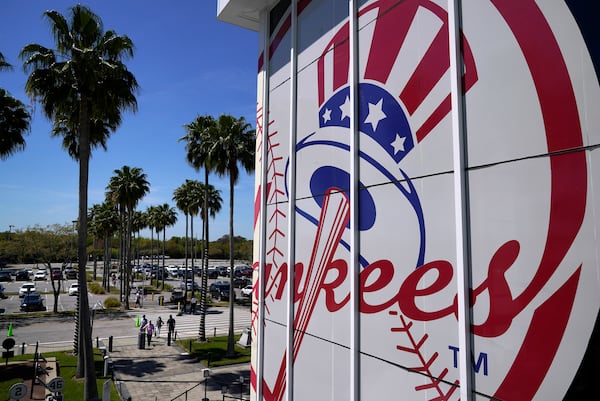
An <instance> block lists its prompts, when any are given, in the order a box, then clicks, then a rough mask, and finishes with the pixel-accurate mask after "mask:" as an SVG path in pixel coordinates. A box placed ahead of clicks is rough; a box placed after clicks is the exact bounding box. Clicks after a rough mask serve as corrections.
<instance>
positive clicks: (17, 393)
mask: <svg viewBox="0 0 600 401" xmlns="http://www.w3.org/2000/svg"><path fill="white" fill-rule="evenodd" d="M26 395H27V386H26V385H25V383H15V384H13V385H12V386H10V390H9V391H8V398H9V399H11V400H20V399H21V398H23V397H25V396H26Z"/></svg>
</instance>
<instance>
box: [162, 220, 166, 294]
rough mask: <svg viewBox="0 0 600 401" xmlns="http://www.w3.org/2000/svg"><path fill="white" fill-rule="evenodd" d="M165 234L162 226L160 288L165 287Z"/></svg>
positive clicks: (164, 228)
mask: <svg viewBox="0 0 600 401" xmlns="http://www.w3.org/2000/svg"><path fill="white" fill-rule="evenodd" d="M166 235H167V229H166V227H163V247H162V273H161V274H162V288H161V289H162V290H163V291H164V289H165V236H166Z"/></svg>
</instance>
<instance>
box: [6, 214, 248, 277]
mask: <svg viewBox="0 0 600 401" xmlns="http://www.w3.org/2000/svg"><path fill="white" fill-rule="evenodd" d="M76 240H77V239H76V236H75V233H74V230H73V227H72V226H71V225H70V224H64V225H60V224H54V225H50V226H46V227H41V226H34V227H31V228H28V229H26V230H20V231H12V232H10V231H4V232H0V268H1V267H10V265H16V264H27V265H37V264H43V263H45V262H50V263H52V264H54V263H65V264H66V263H75V262H76V255H75V241H76ZM118 242H119V239H118V238H117V237H116V236H113V237H112V238H111V239H110V259H111V260H113V261H114V260H117V259H118V256H119V255H118V253H119V248H118V246H119V243H118ZM185 242H186V239H185V237H178V236H172V237H170V238H169V239H167V241H166V243H165V255H167V257H168V258H170V259H185ZM233 243H234V258H235V259H236V260H247V261H251V260H252V240H251V239H247V238H244V237H241V236H236V237H235V238H234V241H233ZM133 247H134V259H133V260H134V262H135V263H138V261H142V263H146V262H148V260H147V259H149V258H150V257H151V256H153V257H154V259H155V263H156V260H159V259H160V257H161V256H162V255H163V253H162V252H160V253H157V250H156V247H157V244H156V240H154V241H153V240H151V239H150V238H147V237H139V238H137V237H136V239H135V240H134V241H133ZM103 249H104V239H96V238H94V237H93V235H88V244H87V250H88V263H89V262H92V261H93V260H94V259H97V260H98V261H102V260H103V258H104V255H103V251H102V250H103ZM160 249H161V250H162V245H161V246H160ZM203 249H204V242H203V241H202V240H200V239H198V240H195V241H194V244H193V247H192V248H191V249H190V251H191V252H193V253H194V254H195V255H198V258H200V256H201V255H202V250H203ZM208 257H209V259H222V260H227V259H229V236H228V235H223V236H221V237H220V238H219V239H217V240H215V241H211V242H210V244H209V253H208ZM167 260H168V259H167ZM167 264H171V263H169V262H167Z"/></svg>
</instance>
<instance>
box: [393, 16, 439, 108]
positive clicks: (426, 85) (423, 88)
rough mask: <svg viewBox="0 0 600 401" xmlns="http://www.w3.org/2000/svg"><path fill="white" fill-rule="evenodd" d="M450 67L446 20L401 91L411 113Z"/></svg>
mask: <svg viewBox="0 0 600 401" xmlns="http://www.w3.org/2000/svg"><path fill="white" fill-rule="evenodd" d="M449 68H450V59H449V58H448V25H447V23H446V22H444V25H443V26H442V27H441V28H440V31H439V32H438V34H437V35H436V37H435V39H434V40H433V42H432V43H431V45H430V46H429V48H428V49H427V52H426V53H425V55H424V56H423V58H422V59H421V61H420V62H419V65H418V66H417V68H416V69H415V71H414V72H413V74H412V75H411V77H410V79H409V80H408V82H407V84H406V86H405V87H404V89H403V90H402V93H400V99H402V102H403V103H404V105H405V106H406V109H407V111H408V112H409V114H413V113H414V112H415V110H416V109H417V108H418V107H419V105H420V104H421V103H422V102H423V100H424V99H425V98H426V97H427V95H429V93H430V92H431V90H432V89H433V87H434V86H435V85H436V84H437V83H438V82H439V81H440V79H441V78H442V76H443V75H444V74H445V73H446V71H448V69H449Z"/></svg>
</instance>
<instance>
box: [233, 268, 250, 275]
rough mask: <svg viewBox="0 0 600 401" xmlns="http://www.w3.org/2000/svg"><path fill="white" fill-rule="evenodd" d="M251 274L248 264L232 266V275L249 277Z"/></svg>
mask: <svg viewBox="0 0 600 401" xmlns="http://www.w3.org/2000/svg"><path fill="white" fill-rule="evenodd" d="M251 275H252V267H251V266H248V265H238V266H235V267H234V268H233V276H234V277H249V276H251Z"/></svg>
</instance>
